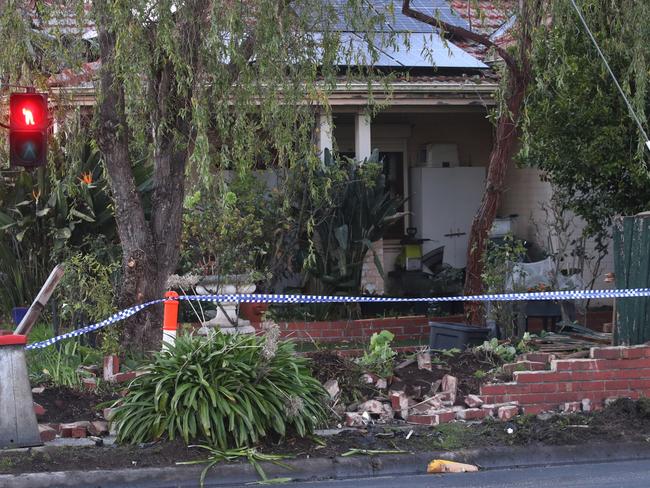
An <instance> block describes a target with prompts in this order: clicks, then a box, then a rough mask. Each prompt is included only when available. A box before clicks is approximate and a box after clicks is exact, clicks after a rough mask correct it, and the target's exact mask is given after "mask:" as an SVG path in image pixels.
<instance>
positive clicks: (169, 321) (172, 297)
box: [162, 291, 178, 350]
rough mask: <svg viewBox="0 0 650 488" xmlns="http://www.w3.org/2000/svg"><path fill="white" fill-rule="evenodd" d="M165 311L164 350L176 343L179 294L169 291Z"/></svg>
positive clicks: (166, 294)
mask: <svg viewBox="0 0 650 488" xmlns="http://www.w3.org/2000/svg"><path fill="white" fill-rule="evenodd" d="M165 298H167V300H165V302H164V311H163V343H162V348H163V350H165V349H167V347H168V346H169V345H173V344H174V343H175V342H176V332H177V331H178V293H176V292H175V291H168V292H167V293H165Z"/></svg>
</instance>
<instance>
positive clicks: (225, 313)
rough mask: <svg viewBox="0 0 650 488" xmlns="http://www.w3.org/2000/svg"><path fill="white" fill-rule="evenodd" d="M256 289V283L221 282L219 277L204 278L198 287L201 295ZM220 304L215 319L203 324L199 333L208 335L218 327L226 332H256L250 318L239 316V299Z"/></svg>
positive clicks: (247, 291)
mask: <svg viewBox="0 0 650 488" xmlns="http://www.w3.org/2000/svg"><path fill="white" fill-rule="evenodd" d="M254 291H255V285H254V284H248V283H245V284H232V283H228V282H225V283H221V282H220V281H219V280H218V279H210V278H209V277H208V278H206V279H204V280H202V281H201V282H200V283H199V284H198V285H197V287H196V292H197V293H198V294H199V295H216V294H227V295H231V294H234V293H253V292H254ZM219 304H220V305H221V306H220V307H218V308H217V315H216V316H215V317H214V318H213V319H210V320H208V321H206V322H203V323H202V324H201V328H200V329H199V334H202V335H208V334H210V333H212V332H214V331H215V330H216V329H217V328H218V329H220V330H221V332H223V333H226V334H252V333H255V328H254V327H253V326H251V324H250V322H249V321H248V320H244V319H240V318H238V312H239V302H238V301H232V302H220V303H219Z"/></svg>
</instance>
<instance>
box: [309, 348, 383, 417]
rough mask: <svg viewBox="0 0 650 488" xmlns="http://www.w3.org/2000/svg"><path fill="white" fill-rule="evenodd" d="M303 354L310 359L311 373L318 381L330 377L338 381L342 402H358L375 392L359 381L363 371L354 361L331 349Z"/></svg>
mask: <svg viewBox="0 0 650 488" xmlns="http://www.w3.org/2000/svg"><path fill="white" fill-rule="evenodd" d="M305 356H306V357H308V358H310V359H311V363H310V368H311V373H312V375H314V377H315V378H316V379H317V380H318V381H320V382H321V383H323V384H324V383H325V382H327V381H328V380H332V379H335V380H337V381H338V383H339V388H340V390H341V395H342V398H341V401H342V402H343V403H344V404H346V405H347V404H350V403H353V402H359V401H361V400H364V399H366V398H372V397H373V396H374V395H376V394H377V391H376V390H375V389H374V388H372V387H369V386H368V385H366V384H363V383H362V382H361V375H362V374H363V371H362V370H361V368H359V366H358V365H357V364H356V363H354V361H352V360H350V359H348V358H344V357H341V356H339V355H338V354H336V353H334V352H332V351H317V352H309V353H305Z"/></svg>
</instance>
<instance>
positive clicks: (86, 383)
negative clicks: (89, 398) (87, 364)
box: [81, 378, 97, 390]
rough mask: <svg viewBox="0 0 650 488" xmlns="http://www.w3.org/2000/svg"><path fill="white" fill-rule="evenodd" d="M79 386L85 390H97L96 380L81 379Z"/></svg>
mask: <svg viewBox="0 0 650 488" xmlns="http://www.w3.org/2000/svg"><path fill="white" fill-rule="evenodd" d="M81 384H82V385H83V387H84V388H85V389H86V390H94V389H95V388H97V379H96V378H81Z"/></svg>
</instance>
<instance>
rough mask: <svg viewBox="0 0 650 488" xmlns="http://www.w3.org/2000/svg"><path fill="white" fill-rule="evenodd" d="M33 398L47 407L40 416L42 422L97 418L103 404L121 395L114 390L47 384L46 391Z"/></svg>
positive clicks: (39, 419)
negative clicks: (85, 389) (87, 389)
mask: <svg viewBox="0 0 650 488" xmlns="http://www.w3.org/2000/svg"><path fill="white" fill-rule="evenodd" d="M33 398H34V401H35V402H36V403H38V404H39V405H41V406H43V407H44V408H45V415H42V416H39V417H38V421H39V422H40V423H51V422H52V423H54V422H56V423H60V422H76V421H78V420H96V419H97V417H98V415H99V414H101V410H102V408H103V407H102V406H101V404H102V403H106V402H110V401H111V400H116V399H117V398H119V396H118V395H117V394H116V393H113V392H92V391H82V390H74V389H72V388H65V387H54V386H52V387H50V386H45V391H43V393H34V394H33ZM106 406H108V405H106Z"/></svg>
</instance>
